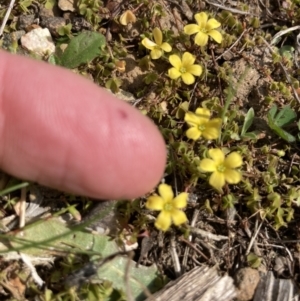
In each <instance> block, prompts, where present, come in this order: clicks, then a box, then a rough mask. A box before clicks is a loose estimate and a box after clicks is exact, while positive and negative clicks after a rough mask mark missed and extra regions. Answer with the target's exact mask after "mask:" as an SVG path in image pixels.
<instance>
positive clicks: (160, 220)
mask: <svg viewBox="0 0 300 301" xmlns="http://www.w3.org/2000/svg"><path fill="white" fill-rule="evenodd" d="M171 223H172V219H171V213H170V212H168V211H162V212H161V213H160V214H159V215H158V217H157V219H156V221H155V227H156V228H157V229H159V230H162V231H167V230H168V229H169V228H170V226H171Z"/></svg>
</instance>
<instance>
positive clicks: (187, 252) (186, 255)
mask: <svg viewBox="0 0 300 301" xmlns="http://www.w3.org/2000/svg"><path fill="white" fill-rule="evenodd" d="M199 213H200V210H199V209H196V210H194V213H193V217H192V221H191V227H194V226H195V224H196V222H197V219H198V215H199ZM192 238H193V236H192V235H189V241H192ZM189 252H190V247H189V246H186V247H185V250H184V254H183V260H182V267H183V269H185V267H186V266H187V260H188V256H189Z"/></svg>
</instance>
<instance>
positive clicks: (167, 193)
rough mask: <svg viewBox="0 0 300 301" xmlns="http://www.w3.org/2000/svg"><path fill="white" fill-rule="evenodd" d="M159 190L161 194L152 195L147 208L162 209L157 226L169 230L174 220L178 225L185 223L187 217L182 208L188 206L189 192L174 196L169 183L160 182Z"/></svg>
mask: <svg viewBox="0 0 300 301" xmlns="http://www.w3.org/2000/svg"><path fill="white" fill-rule="evenodd" d="M158 192H159V196H158V195H153V196H150V197H149V198H148V200H147V203H146V208H148V209H151V210H159V211H161V212H160V214H159V215H158V217H157V219H156V222H155V227H156V228H157V229H159V230H162V231H167V230H168V229H169V228H170V226H171V224H172V222H173V223H174V224H175V225H176V226H179V225H181V224H183V223H185V222H186V221H187V217H186V215H185V213H184V212H183V211H181V210H180V209H182V208H185V207H186V204H187V198H188V193H186V192H182V193H180V194H179V195H178V196H177V197H175V198H174V194H173V190H172V188H171V186H169V185H167V184H160V185H159V186H158Z"/></svg>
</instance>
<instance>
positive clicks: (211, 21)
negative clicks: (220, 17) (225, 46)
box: [205, 19, 221, 31]
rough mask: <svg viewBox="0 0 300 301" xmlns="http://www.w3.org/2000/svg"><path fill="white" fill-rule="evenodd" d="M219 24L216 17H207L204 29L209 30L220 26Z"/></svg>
mask: <svg viewBox="0 0 300 301" xmlns="http://www.w3.org/2000/svg"><path fill="white" fill-rule="evenodd" d="M220 26H221V23H220V22H218V21H217V20H216V19H209V20H208V21H207V23H206V26H205V29H206V30H207V31H210V30H212V29H216V28H218V27H220Z"/></svg>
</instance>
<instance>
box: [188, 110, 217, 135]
mask: <svg viewBox="0 0 300 301" xmlns="http://www.w3.org/2000/svg"><path fill="white" fill-rule="evenodd" d="M209 118H210V111H209V110H208V109H204V108H198V109H197V110H196V112H195V113H193V112H187V113H186V114H185V116H184V120H185V121H186V122H187V124H188V125H189V126H190V127H191V128H189V129H188V130H187V131H186V136H187V137H188V138H189V139H193V140H198V139H199V138H200V137H201V136H203V137H204V138H205V139H207V140H212V139H217V138H218V137H219V135H220V131H221V126H222V119H220V118H214V119H211V120H210V119H209Z"/></svg>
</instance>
